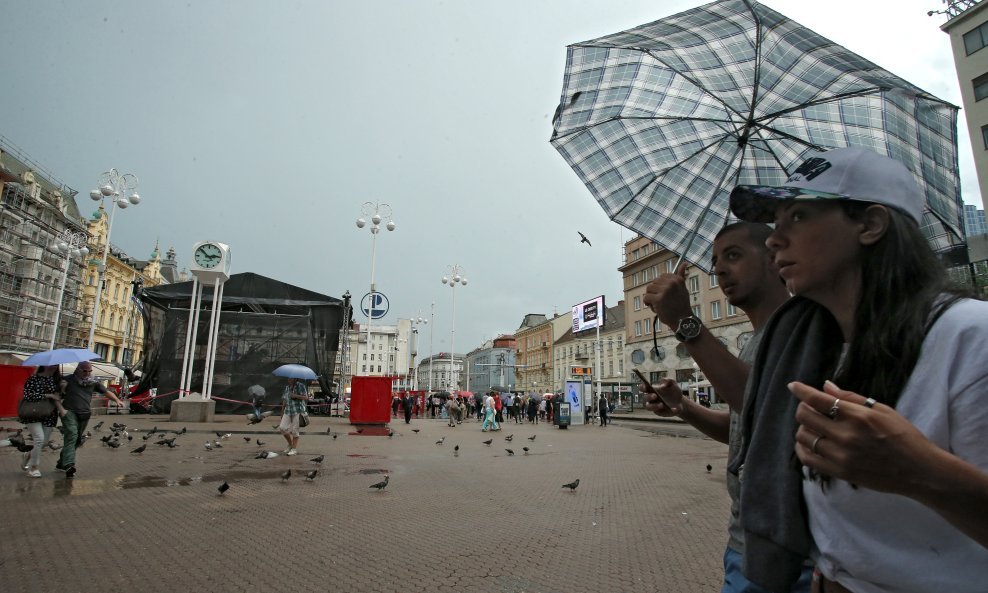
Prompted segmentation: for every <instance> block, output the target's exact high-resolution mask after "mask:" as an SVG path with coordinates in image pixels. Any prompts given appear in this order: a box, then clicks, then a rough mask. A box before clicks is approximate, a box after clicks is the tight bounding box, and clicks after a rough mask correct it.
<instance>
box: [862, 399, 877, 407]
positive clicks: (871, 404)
mask: <svg viewBox="0 0 988 593" xmlns="http://www.w3.org/2000/svg"><path fill="white" fill-rule="evenodd" d="M877 403H878V402H877V401H875V399H874V398H871V397H869V398H868V399H866V400H865V403H864V405H865V407H866V408H873V407H875V404H877Z"/></svg>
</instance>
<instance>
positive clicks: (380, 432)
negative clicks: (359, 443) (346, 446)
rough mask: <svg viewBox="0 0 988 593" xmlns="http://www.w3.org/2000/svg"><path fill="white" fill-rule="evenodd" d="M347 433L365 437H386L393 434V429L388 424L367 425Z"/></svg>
mask: <svg viewBox="0 0 988 593" xmlns="http://www.w3.org/2000/svg"><path fill="white" fill-rule="evenodd" d="M357 430H359V431H360V432H357V431H356V430H355V431H353V432H350V433H347V434H350V435H352V436H363V437H386V436H388V435H389V434H391V429H390V428H388V427H387V426H365V427H363V428H360V429H357Z"/></svg>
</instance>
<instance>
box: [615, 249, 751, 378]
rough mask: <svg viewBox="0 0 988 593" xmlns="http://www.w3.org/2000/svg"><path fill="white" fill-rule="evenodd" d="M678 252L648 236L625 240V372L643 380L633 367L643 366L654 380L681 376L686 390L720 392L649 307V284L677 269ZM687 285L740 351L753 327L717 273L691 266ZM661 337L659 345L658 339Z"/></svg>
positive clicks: (711, 322)
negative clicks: (724, 289)
mask: <svg viewBox="0 0 988 593" xmlns="http://www.w3.org/2000/svg"><path fill="white" fill-rule="evenodd" d="M677 260H678V257H677V256H676V254H674V253H671V252H669V251H666V250H664V249H661V248H659V247H658V246H657V245H656V244H654V243H653V242H652V241H650V240H648V239H645V238H644V237H636V238H635V239H632V240H631V241H628V242H627V243H626V244H625V264H624V265H623V266H621V267H620V268H618V269H619V270H620V271H621V273H622V276H623V280H624V302H625V318H626V321H625V326H626V327H625V331H626V334H625V336H626V337H625V343H626V347H625V355H626V358H625V363H626V369H627V372H626V374H625V376H626V378H627V379H628V380H629V381H632V382H635V383H637V378H636V377H635V376H634V375H633V374H632V371H631V369H633V368H637V369H638V370H640V371H641V372H642V373H643V374H644V375H645V376H646V377H648V378H649V381H651V382H657V381H658V380H659V379H661V378H664V377H669V378H672V379H675V380H676V381H677V382H678V383H679V384H680V386H681V387H682V388H683V389H684V390H689V391H690V392H691V393H695V392H696V391H697V390H698V389H699V390H705V391H707V392H708V393H710V394H711V395H712V397H715V396H716V394H715V393H713V390H712V389H711V388H710V387H709V384H707V383H706V381H705V380H704V377H703V375H702V374H701V373H700V370H699V368H698V366H697V365H696V363H695V362H694V361H693V359H692V358H691V357H690V355H689V351H688V350H687V349H686V346H685V345H683V344H680V343H679V342H678V341H677V340H676V337H675V336H674V335H673V329H674V328H673V329H670V328H668V327H664V326H661V324H658V325H659V327H656V325H657V322H656V320H655V314H654V313H652V311H651V309H649V308H648V307H647V306H645V304H644V302H643V299H644V297H645V288H646V286H647V285H648V283H649V282H651V281H652V280H654V279H655V278H657V277H658V276H659V275H660V274H663V273H671V272H673V271H674V270H675V267H676V263H677ZM686 288H687V289H688V290H689V293H690V302H691V306H692V309H693V314H694V315H696V316H697V317H699V318H700V320H702V321H703V323H704V325H706V327H707V329H709V330H710V332H711V333H712V334H713V335H714V336H715V337H716V338H717V339H718V340H720V341H721V343H722V344H724V346H726V347H727V349H728V351H730V353H731V354H733V355H735V356H737V355H738V354H740V352H741V348H742V347H743V346H744V345H745V344H746V343H747V341H748V339H750V338H751V333H752V326H751V322H750V321H749V320H748V317H747V316H746V315H745V314H744V312H743V311H741V310H740V309H737V308H735V307H734V306H733V305H731V304H730V303H728V302H727V299H726V297H725V296H724V293H723V292H722V291H721V289H720V286H719V283H718V281H717V277H716V276H715V275H713V274H707V273H706V272H704V271H702V270H700V269H699V268H696V267H694V266H690V267H689V268H688V270H687V274H686ZM656 341H657V342H658V349H656V348H655V346H654V342H656Z"/></svg>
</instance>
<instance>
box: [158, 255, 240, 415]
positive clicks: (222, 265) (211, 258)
mask: <svg viewBox="0 0 988 593" xmlns="http://www.w3.org/2000/svg"><path fill="white" fill-rule="evenodd" d="M230 263H231V262H230V246H229V245H226V244H224V243H218V242H216V241H200V242H198V243H196V244H195V245H193V246H192V263H191V265H190V266H189V269H190V271H191V272H192V276H193V279H192V294H191V298H190V301H189V302H190V304H189V325H188V328H187V329H186V333H185V353H184V355H183V358H182V376H181V382H180V384H179V388H178V392H179V396H178V399H177V400H175V401H173V402H172V411H171V419H172V420H176V421H186V422H211V421H212V419H213V413H214V411H215V409H216V402H214V401H213V399H212V393H213V369H214V367H215V363H216V348H217V343H216V342H217V335H218V334H219V328H220V311H221V310H222V306H223V286H224V284H225V283H226V281H227V280H229V278H230ZM209 285H212V287H213V307H212V310H211V312H210V316H209V335H208V338H207V340H206V360H205V365H206V366H205V369H204V371H203V379H202V391H201V392H199V393H193V392H192V370H193V368H194V366H195V358H196V349H195V343H196V339H197V337H198V336H197V333H198V329H199V311H200V310H201V309H202V293H203V291H204V290H205V289H206V287H207V286H209ZM176 404H177V407H176Z"/></svg>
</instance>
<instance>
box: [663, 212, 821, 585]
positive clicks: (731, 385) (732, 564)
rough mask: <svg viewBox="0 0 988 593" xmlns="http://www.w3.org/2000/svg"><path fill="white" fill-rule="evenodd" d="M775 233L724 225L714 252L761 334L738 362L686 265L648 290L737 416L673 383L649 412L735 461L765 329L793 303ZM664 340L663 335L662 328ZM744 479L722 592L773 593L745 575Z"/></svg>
mask: <svg viewBox="0 0 988 593" xmlns="http://www.w3.org/2000/svg"><path fill="white" fill-rule="evenodd" d="M771 232H772V229H771V228H770V227H769V226H768V225H765V224H760V223H754V224H753V223H749V222H738V223H734V224H730V225H727V226H725V227H724V228H723V229H721V231H720V232H719V233H718V234H717V237H716V238H715V239H714V245H713V268H714V274H715V275H716V276H717V280H718V284H719V286H720V288H721V290H722V291H723V293H724V296H725V297H726V298H727V301H728V302H729V303H730V304H732V305H734V306H735V307H737V308H739V309H741V310H742V311H744V312H745V314H746V315H747V316H748V319H749V320H750V321H751V325H752V326H753V328H754V333H753V334H752V337H751V339H750V340H748V342H747V344H745V346H744V348H742V349H741V352H740V353H739V355H738V357H735V356H734V355H733V354H731V353H730V352H729V351H728V350H727V348H726V347H725V346H724V345H723V344H722V343H721V342H720V340H718V339H717V338H716V337H715V336H714V335H713V334H712V333H710V331H709V330H708V329H707V328H706V327H704V326H703V322H702V321H701V320H700V319H698V318H697V317H696V316H695V315H694V314H693V309H692V306H691V304H690V295H689V291H688V290H687V289H686V264H685V262H684V263H683V264H681V265H680V266H679V269H677V270H676V272H675V273H674V274H662V275H660V276H659V277H658V278H656V279H655V280H653V281H652V282H651V283H649V285H648V287H647V288H646V289H645V290H646V292H645V298H644V302H645V304H646V305H647V306H648V307H650V308H651V309H652V311H653V312H655V314H656V315H657V317H658V319H659V321H661V322H662V323H664V324H666V325H667V326H669V327H670V328H672V329H673V330H675V331H676V339H677V340H679V341H680V342H682V343H683V344H685V345H686V348H687V350H689V353H690V356H691V357H692V358H693V360H695V361H696V363H697V365H698V366H699V367H700V370H702V371H703V373H704V375H705V376H706V378H707V380H708V381H710V383H711V385H713V386H714V388H715V389H716V390H717V395H718V396H719V397H720V398H721V399H723V400H724V401H726V402H727V404H728V406H730V412H725V411H720V410H714V409H708V408H706V407H704V406H702V405H701V404H699V403H696V402H694V401H692V400H690V399H688V398H685V397H683V392H682V390H681V389H680V388H679V385H678V384H677V383H676V382H675V381H673V380H672V379H662V380H661V381H660V382H659V383H657V384H655V385H653V388H654V389H655V390H656V392H657V393H655V394H651V393H648V394H645V401H646V408H648V409H649V410H651V411H652V412H654V413H655V414H657V415H659V416H679V417H680V418H682V419H683V420H685V421H686V422H688V423H690V424H692V425H693V426H695V427H696V428H697V429H699V430H700V431H701V432H703V433H704V434H706V435H707V436H709V437H710V438H712V439H714V440H717V441H720V442H722V443H725V444H727V445H728V446H729V453H728V460H729V461H730V460H733V459H734V457H735V456H736V455H737V454H738V451H739V450H740V448H741V429H740V424H739V421H740V415H739V414H740V412H741V408H742V404H743V401H744V387H745V382H746V381H747V378H748V370H749V369H750V367H751V364H752V363H753V362H754V358H755V352H756V351H757V350H758V342H759V341H760V339H761V330H762V328H763V327H764V325H765V323H766V322H767V321H768V319H769V317H771V315H772V313H774V312H775V310H776V309H778V308H779V307H780V306H781V305H782V304H783V303H784V302H786V300H787V299H788V298H789V293H788V292H787V291H786V288H785V285H784V284H783V283H782V280H781V279H780V278H779V272H778V269H777V268H776V267H775V264H774V262H773V259H772V254H771V252H770V251H769V250H768V247H766V245H765V241H766V239H768V236H769V235H770V234H771ZM656 333H658V328H656ZM740 489H741V486H740V481H739V480H738V476H736V475H734V474H731V473H730V472H727V492H728V495H729V496H730V497H731V519H730V522H729V524H728V528H727V532H728V543H727V549H726V550H725V552H724V586H723V588H722V589H721V593H740V592H744V593H766V589H763V588H762V587H759V586H758V585H755V584H754V583H751V582H750V581H748V580H747V579H745V578H744V575H743V574H742V573H741V565H742V562H743V558H744V544H743V539H742V537H743V532H742V530H741V523H740V507H739V503H738V502H739V498H740V492H741V490H740ZM803 573H804V574H803V576H802V577H801V578H800V581H799V582H798V583H797V584H796V586H794V587H793V589H792V591H799V592H802V591H807V592H808V591H809V582H810V577H811V573H812V570H811V567H809V566H807V567H806V569H805V570H804V571H803Z"/></svg>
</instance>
